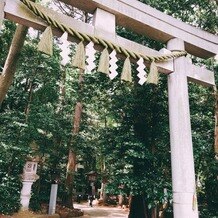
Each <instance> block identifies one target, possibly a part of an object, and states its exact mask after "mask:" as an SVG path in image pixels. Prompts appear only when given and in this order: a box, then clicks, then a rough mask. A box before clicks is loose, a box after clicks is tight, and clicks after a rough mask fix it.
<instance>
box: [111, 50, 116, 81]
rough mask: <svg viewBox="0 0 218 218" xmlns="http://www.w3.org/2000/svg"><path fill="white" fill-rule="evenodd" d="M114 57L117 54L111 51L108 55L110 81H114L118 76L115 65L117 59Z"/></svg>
mask: <svg viewBox="0 0 218 218" xmlns="http://www.w3.org/2000/svg"><path fill="white" fill-rule="evenodd" d="M116 55H117V52H116V51H115V50H113V51H112V52H111V53H110V55H109V57H110V61H109V65H110V67H109V72H110V73H109V78H110V79H111V80H112V79H114V78H115V77H116V76H117V75H118V73H117V68H118V66H117V64H116V62H117V61H118V59H117V57H116Z"/></svg>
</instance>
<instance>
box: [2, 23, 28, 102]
mask: <svg viewBox="0 0 218 218" xmlns="http://www.w3.org/2000/svg"><path fill="white" fill-rule="evenodd" d="M27 31H28V28H27V27H25V26H22V25H18V26H17V29H16V31H15V34H14V37H13V40H12V42H11V46H10V49H9V53H8V56H7V59H6V62H5V65H4V69H3V72H2V74H1V75H0V106H1V104H2V102H3V100H4V98H5V96H6V93H7V91H8V89H9V87H10V85H11V84H12V82H13V78H14V74H15V71H16V65H17V62H18V59H19V56H20V52H21V49H22V47H23V44H24V41H25V37H26V34H27Z"/></svg>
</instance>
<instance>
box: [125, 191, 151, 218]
mask: <svg viewBox="0 0 218 218" xmlns="http://www.w3.org/2000/svg"><path fill="white" fill-rule="evenodd" d="M148 217H149V216H148V211H147V208H146V203H145V198H144V196H142V195H135V196H132V198H131V203H130V211H129V216H128V218H148Z"/></svg>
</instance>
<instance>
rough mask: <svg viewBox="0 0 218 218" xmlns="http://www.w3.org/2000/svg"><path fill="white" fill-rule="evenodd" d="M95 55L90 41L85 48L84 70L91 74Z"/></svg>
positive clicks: (94, 65)
mask: <svg viewBox="0 0 218 218" xmlns="http://www.w3.org/2000/svg"><path fill="white" fill-rule="evenodd" d="M95 53H96V50H95V49H94V43H93V42H92V41H91V42H90V43H89V44H88V45H87V46H86V56H87V59H86V62H87V66H86V70H87V71H88V72H91V71H92V70H93V69H95V68H96V64H95V62H94V61H95Z"/></svg>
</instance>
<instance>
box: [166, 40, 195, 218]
mask: <svg viewBox="0 0 218 218" xmlns="http://www.w3.org/2000/svg"><path fill="white" fill-rule="evenodd" d="M167 48H168V49H169V50H171V51H172V50H184V42H183V41H182V40H180V39H177V38H175V39H172V40H170V41H169V42H168V44H167ZM188 66H190V65H189V61H188V59H187V58H186V57H180V58H177V59H175V60H174V72H173V73H172V74H170V75H169V76H168V93H169V94H168V95H169V118H170V144H171V165H172V186H173V211H174V218H197V217H198V209H197V199H196V187H195V171H194V158H193V147H192V135H191V122H190V111H189V97H188V83H187V74H186V72H187V71H188V70H189V69H188Z"/></svg>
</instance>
